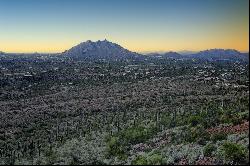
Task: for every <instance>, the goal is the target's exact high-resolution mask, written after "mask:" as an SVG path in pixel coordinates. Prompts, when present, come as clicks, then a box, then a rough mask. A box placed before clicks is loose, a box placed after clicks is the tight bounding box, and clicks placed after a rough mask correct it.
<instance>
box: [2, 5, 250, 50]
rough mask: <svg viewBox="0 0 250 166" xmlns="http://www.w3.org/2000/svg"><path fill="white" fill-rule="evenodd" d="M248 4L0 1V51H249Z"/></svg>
mask: <svg viewBox="0 0 250 166" xmlns="http://www.w3.org/2000/svg"><path fill="white" fill-rule="evenodd" d="M248 36H249V0H0V51H4V52H44V53H48V52H49V53H53V52H62V51H64V50H67V49H69V48H71V47H72V46H74V45H77V44H79V43H80V42H83V41H86V40H92V41H97V40H104V39H107V40H109V41H112V42H115V43H117V44H119V45H121V46H123V47H125V48H127V49H129V50H131V51H136V52H162V51H182V50H189V51H200V50H205V49H211V48H224V49H227V48H230V49H237V50H239V51H242V52H248V51H249V46H248V45H249V37H248Z"/></svg>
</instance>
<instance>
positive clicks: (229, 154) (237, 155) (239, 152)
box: [222, 142, 247, 164]
mask: <svg viewBox="0 0 250 166" xmlns="http://www.w3.org/2000/svg"><path fill="white" fill-rule="evenodd" d="M222 146H223V151H224V156H225V159H226V160H227V161H233V162H234V163H235V164H244V163H245V162H246V158H247V152H246V148H244V147H243V146H242V145H240V144H235V143H232V142H225V143H224V144H223V145H222Z"/></svg>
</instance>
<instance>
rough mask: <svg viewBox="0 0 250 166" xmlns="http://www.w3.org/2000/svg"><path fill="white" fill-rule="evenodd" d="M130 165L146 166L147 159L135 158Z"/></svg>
mask: <svg viewBox="0 0 250 166" xmlns="http://www.w3.org/2000/svg"><path fill="white" fill-rule="evenodd" d="M131 164H132V165H147V164H148V162H147V158H146V157H144V156H138V157H136V159H135V160H133V161H132V163H131Z"/></svg>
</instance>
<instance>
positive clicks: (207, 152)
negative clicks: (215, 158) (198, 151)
mask: <svg viewBox="0 0 250 166" xmlns="http://www.w3.org/2000/svg"><path fill="white" fill-rule="evenodd" d="M215 150H216V147H215V145H214V144H212V143H210V144H207V145H206V146H205V147H204V149H203V153H204V155H205V156H207V157H210V156H212V153H213V151H215Z"/></svg>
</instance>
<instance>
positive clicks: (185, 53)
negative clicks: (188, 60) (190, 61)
mask: <svg viewBox="0 0 250 166" xmlns="http://www.w3.org/2000/svg"><path fill="white" fill-rule="evenodd" d="M177 53H178V54H181V55H190V54H196V53H197V51H189V50H182V51H178V52H177Z"/></svg>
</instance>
